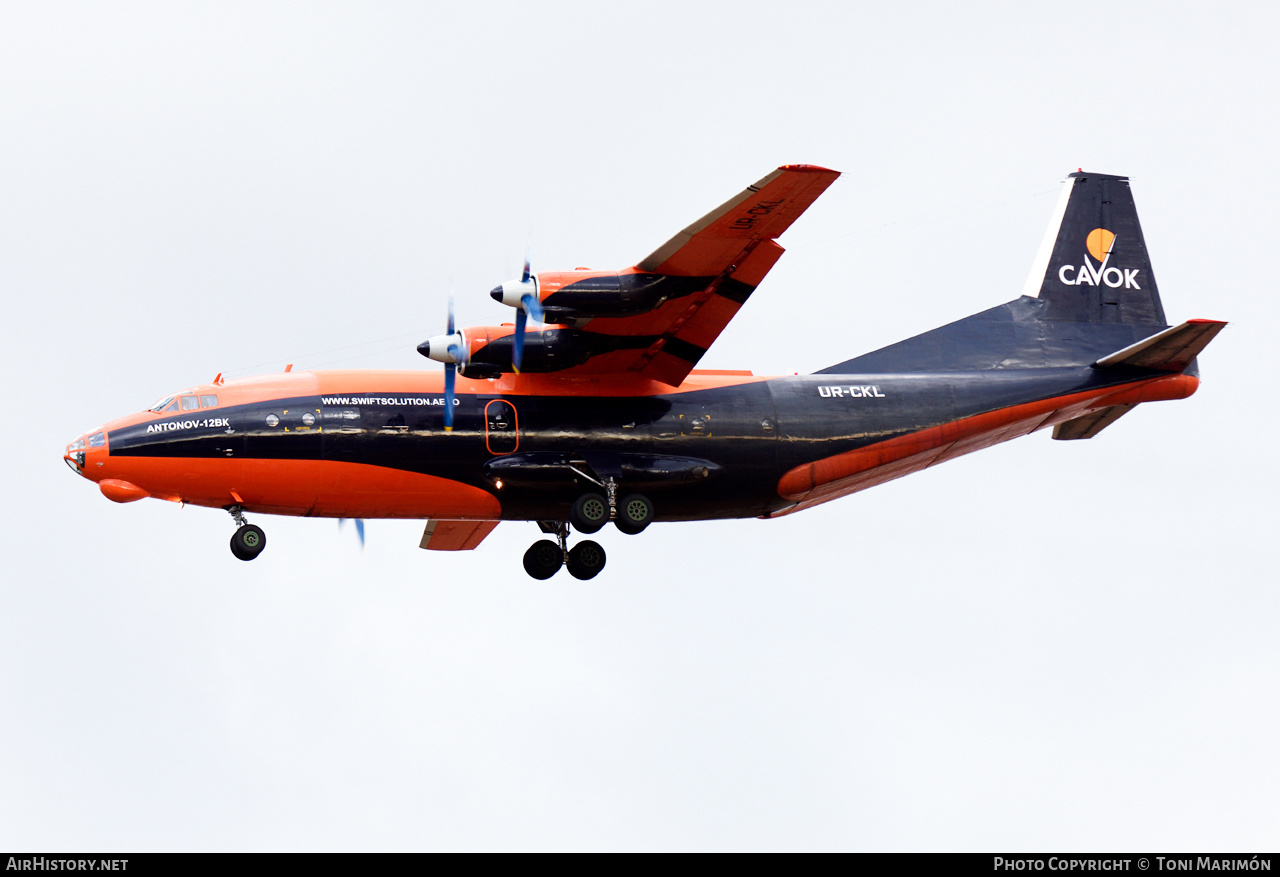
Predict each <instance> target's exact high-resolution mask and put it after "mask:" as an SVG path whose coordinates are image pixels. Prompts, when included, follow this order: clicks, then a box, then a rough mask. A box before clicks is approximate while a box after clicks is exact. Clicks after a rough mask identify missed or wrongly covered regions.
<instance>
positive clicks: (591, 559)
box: [567, 539, 605, 581]
mask: <svg viewBox="0 0 1280 877" xmlns="http://www.w3.org/2000/svg"><path fill="white" fill-rule="evenodd" d="M604 561H605V556H604V549H603V548H601V547H600V543H598V542H592V541H591V540H590V539H586V540H584V541H582V542H579V543H578V544H577V545H575V546H573V548H572V549H571V550H570V551H569V562H568V564H567V566H568V567H569V575H571V576H573V577H574V578H575V579H582V580H583V581H586V580H587V579H594V578H595V577H596V576H598V575H599V574H600V570H602V569H604Z"/></svg>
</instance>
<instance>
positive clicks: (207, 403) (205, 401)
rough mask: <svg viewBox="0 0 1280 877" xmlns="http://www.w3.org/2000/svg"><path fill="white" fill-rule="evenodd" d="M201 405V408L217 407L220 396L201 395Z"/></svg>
mask: <svg viewBox="0 0 1280 877" xmlns="http://www.w3.org/2000/svg"><path fill="white" fill-rule="evenodd" d="M200 407H201V408H217V407H218V397H217V396H201V397H200Z"/></svg>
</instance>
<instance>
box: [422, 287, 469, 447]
mask: <svg viewBox="0 0 1280 877" xmlns="http://www.w3.org/2000/svg"><path fill="white" fill-rule="evenodd" d="M418 352H419V353H421V354H422V355H423V356H425V357H427V359H434V360H435V361H436V362H442V363H444V429H445V432H452V431H453V398H454V383H455V381H456V380H457V377H456V374H455V373H456V372H457V370H458V366H462V367H463V368H466V365H467V357H468V352H469V351H468V349H467V339H466V336H465V335H463V334H462V333H461V332H457V331H454V324H453V294H452V293H450V295H449V322H448V331H447V332H446V333H445V334H444V335H436V336H435V337H433V338H429V339H427V340H426V341H423V342H422V343H421V344H419V345H418Z"/></svg>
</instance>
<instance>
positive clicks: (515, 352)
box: [511, 296, 529, 374]
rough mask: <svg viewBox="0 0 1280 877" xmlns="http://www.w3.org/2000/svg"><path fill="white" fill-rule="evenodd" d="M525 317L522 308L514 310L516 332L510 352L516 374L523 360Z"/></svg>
mask: <svg viewBox="0 0 1280 877" xmlns="http://www.w3.org/2000/svg"><path fill="white" fill-rule="evenodd" d="M525 298H529V296H525ZM527 319H528V318H527V317H526V316H525V312H524V311H523V310H518V311H516V334H515V338H514V342H515V344H514V346H513V347H512V352H511V367H512V368H513V369H515V371H516V373H517V374H519V372H520V363H521V362H523V361H524V325H525V321H526V320H527Z"/></svg>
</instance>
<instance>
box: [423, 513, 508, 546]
mask: <svg viewBox="0 0 1280 877" xmlns="http://www.w3.org/2000/svg"><path fill="white" fill-rule="evenodd" d="M497 526H498V522H497V521H440V520H436V519H435V518H432V519H431V520H429V521H427V526H426V529H425V530H423V532H422V542H421V543H420V545H419V547H421V548H429V549H431V550H432V551H470V550H472V549H473V548H475V547H476V546H477V545H479V544H480V543H481V542H483V541H484V537H485V536H488V535H489V534H490V533H492V532H493V530H494V528H495V527H497Z"/></svg>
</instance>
